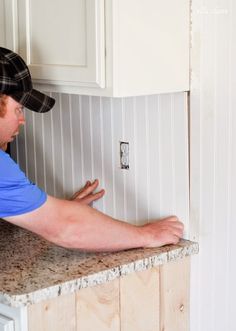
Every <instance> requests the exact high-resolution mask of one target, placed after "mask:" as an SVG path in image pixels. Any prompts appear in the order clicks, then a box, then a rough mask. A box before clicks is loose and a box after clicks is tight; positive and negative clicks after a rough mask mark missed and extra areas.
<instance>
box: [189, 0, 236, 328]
mask: <svg viewBox="0 0 236 331" xmlns="http://www.w3.org/2000/svg"><path fill="white" fill-rule="evenodd" d="M192 5H193V6H192V22H193V25H192V51H191V59H192V61H191V62H192V64H191V66H192V79H191V95H190V111H191V116H190V118H191V126H190V127H191V129H190V133H191V137H190V141H191V145H190V151H191V157H190V159H191V166H190V169H191V176H190V187H191V193H190V197H191V199H190V211H191V217H190V219H191V222H190V234H191V238H193V239H195V240H196V239H197V240H198V241H199V244H200V254H199V256H198V257H197V258H194V259H193V264H192V267H193V270H192V297H191V302H192V309H191V331H200V330H201V331H213V330H214V331H221V330H227V331H233V330H235V321H234V315H235V304H234V299H235V295H236V285H235V275H236V265H235V263H234V254H235V253H236V246H235V240H234V236H235V235H234V233H235V231H234V230H235V224H234V223H235V222H234V218H235V217H234V215H235V213H234V212H235V202H236V201H235V197H236V182H235V172H236V170H235V169H236V168H235V157H236V149H235V147H236V146H235V128H236V117H235V115H234V111H233V107H234V106H235V105H236V98H235V96H234V94H235V93H234V90H235V73H236V65H235V61H233V59H234V58H235V55H236V52H235V49H236V48H235V38H236V25H235V23H234V22H235V18H236V5H235V3H234V2H233V0H221V1H210V0H204V1H197V0H193V1H192ZM199 289H200V290H199Z"/></svg>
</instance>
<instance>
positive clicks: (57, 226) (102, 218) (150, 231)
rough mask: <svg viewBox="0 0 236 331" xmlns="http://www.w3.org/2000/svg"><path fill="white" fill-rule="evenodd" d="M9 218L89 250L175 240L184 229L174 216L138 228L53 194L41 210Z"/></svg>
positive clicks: (54, 239)
mask: <svg viewBox="0 0 236 331" xmlns="http://www.w3.org/2000/svg"><path fill="white" fill-rule="evenodd" d="M8 220H9V221H11V222H12V223H15V224H17V225H19V226H22V227H24V228H27V229H28V230H30V231H32V232H35V233H37V234H39V235H41V236H42V237H44V238H45V239H47V240H49V241H51V242H53V243H55V244H57V245H60V246H63V247H67V248H78V249H81V250H86V251H118V250H123V249H129V248H136V247H153V246H161V245H163V244H168V243H175V242H178V240H179V237H180V236H181V234H182V228H183V227H182V225H180V224H181V223H179V222H178V221H177V220H176V219H175V218H174V217H173V218H170V219H169V220H168V221H166V220H164V221H160V222H156V223H153V224H148V225H145V226H141V227H138V226H135V225H131V224H129V223H126V222H122V221H119V220H115V219H113V218H111V217H109V216H107V215H105V214H103V213H101V212H99V211H97V210H96V209H94V208H91V207H89V206H87V205H83V204H81V203H78V202H74V201H67V200H59V199H55V198H52V197H48V200H47V202H46V203H45V204H44V205H43V206H42V207H40V208H39V209H38V210H35V211H33V212H31V213H27V214H24V215H20V216H17V217H11V218H9V219H8Z"/></svg>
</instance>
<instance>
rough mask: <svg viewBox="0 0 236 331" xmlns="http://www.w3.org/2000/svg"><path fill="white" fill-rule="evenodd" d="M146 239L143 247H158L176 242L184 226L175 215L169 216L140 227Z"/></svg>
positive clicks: (180, 236)
mask: <svg viewBox="0 0 236 331" xmlns="http://www.w3.org/2000/svg"><path fill="white" fill-rule="evenodd" d="M141 229H142V231H143V232H144V236H145V237H146V239H147V241H146V244H145V247H158V246H163V245H168V244H177V243H178V242H179V240H180V238H182V237H183V230H184V226H183V223H181V222H180V221H179V220H178V217H177V216H169V217H166V218H164V219H162V220H160V221H156V222H154V223H148V224H145V225H143V226H142V227H141Z"/></svg>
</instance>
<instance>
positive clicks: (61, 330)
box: [28, 294, 76, 331]
mask: <svg viewBox="0 0 236 331" xmlns="http://www.w3.org/2000/svg"><path fill="white" fill-rule="evenodd" d="M75 313H76V310H75V294H68V295H62V296H60V297H57V298H55V299H51V300H47V301H43V302H40V303H38V304H35V305H32V306H29V308H28V331H52V330H56V331H76V320H75V317H76V314H75Z"/></svg>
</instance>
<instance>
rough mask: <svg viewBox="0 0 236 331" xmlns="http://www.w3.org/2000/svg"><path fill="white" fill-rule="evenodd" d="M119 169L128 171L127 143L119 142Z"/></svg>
mask: <svg viewBox="0 0 236 331" xmlns="http://www.w3.org/2000/svg"><path fill="white" fill-rule="evenodd" d="M120 167H121V169H129V143H128V142H125V141H120Z"/></svg>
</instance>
